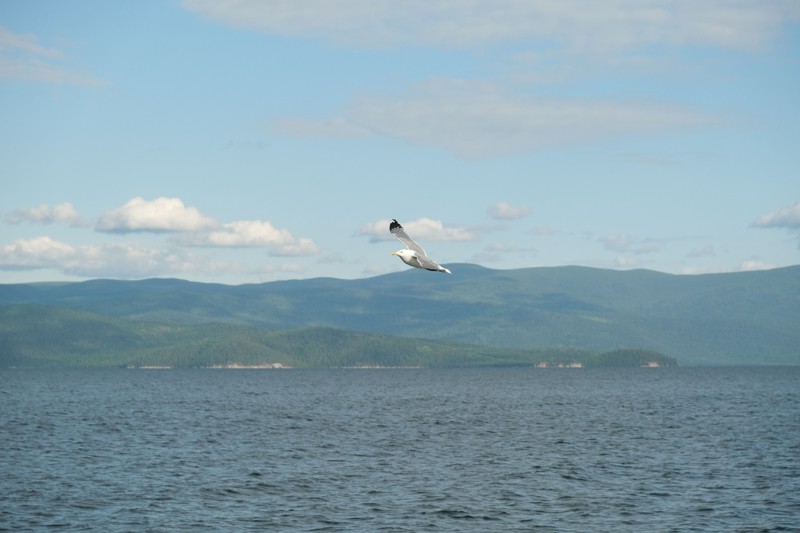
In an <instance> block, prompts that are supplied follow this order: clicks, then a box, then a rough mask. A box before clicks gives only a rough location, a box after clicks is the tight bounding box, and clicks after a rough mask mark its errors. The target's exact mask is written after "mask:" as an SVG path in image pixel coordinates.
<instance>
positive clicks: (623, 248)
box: [598, 233, 661, 266]
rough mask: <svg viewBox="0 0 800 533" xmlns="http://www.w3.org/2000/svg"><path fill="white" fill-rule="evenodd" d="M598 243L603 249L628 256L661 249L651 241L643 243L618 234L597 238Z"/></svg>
mask: <svg viewBox="0 0 800 533" xmlns="http://www.w3.org/2000/svg"><path fill="white" fill-rule="evenodd" d="M598 241H600V243H601V244H602V245H603V247H604V248H606V249H607V250H611V251H612V252H619V253H630V254H635V255H640V254H650V253H655V252H658V251H659V250H660V249H661V247H660V246H659V245H657V244H655V243H654V242H652V241H647V242H643V241H639V240H637V239H635V238H633V237H631V236H630V235H625V234H620V233H613V234H609V235H604V236H602V237H599V238H598ZM620 259H624V258H620ZM621 266H625V265H621Z"/></svg>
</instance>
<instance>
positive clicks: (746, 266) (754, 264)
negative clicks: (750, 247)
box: [738, 259, 778, 272]
mask: <svg viewBox="0 0 800 533" xmlns="http://www.w3.org/2000/svg"><path fill="white" fill-rule="evenodd" d="M777 267H778V265H775V264H772V263H764V262H763V261H759V260H758V259H750V260H747V261H742V262H741V263H740V264H739V268H738V270H740V271H744V272H749V271H753V270H771V269H773V268H777Z"/></svg>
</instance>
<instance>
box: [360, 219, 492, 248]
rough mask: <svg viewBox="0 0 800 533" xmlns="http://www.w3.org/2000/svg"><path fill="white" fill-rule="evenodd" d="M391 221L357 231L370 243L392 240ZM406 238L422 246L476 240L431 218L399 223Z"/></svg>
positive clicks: (462, 231) (385, 220)
mask: <svg viewBox="0 0 800 533" xmlns="http://www.w3.org/2000/svg"><path fill="white" fill-rule="evenodd" d="M390 222H391V219H388V218H387V219H381V220H378V221H377V222H371V223H369V224H365V225H364V226H363V227H362V228H361V230H360V231H359V234H360V235H366V236H368V237H369V240H370V242H383V241H388V240H393V239H394V236H393V235H392V234H391V233H389V223H390ZM401 224H402V225H403V228H404V229H405V230H406V233H408V236H409V237H411V238H412V239H414V240H415V241H417V242H418V243H420V244H422V245H423V247H424V242H425V241H474V240H476V239H477V237H476V236H475V234H474V233H472V232H471V231H469V230H467V229H465V228H451V227H446V226H445V225H444V223H442V222H441V221H439V220H433V219H431V218H424V217H423V218H418V219H416V220H410V221H408V222H401Z"/></svg>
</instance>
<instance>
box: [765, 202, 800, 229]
mask: <svg viewBox="0 0 800 533" xmlns="http://www.w3.org/2000/svg"><path fill="white" fill-rule="evenodd" d="M753 225H754V226H756V227H759V228H788V229H800V202H795V203H793V204H791V205H788V206H786V207H782V208H780V209H777V210H775V211H772V212H771V213H767V214H765V215H762V216H761V217H759V218H758V220H756V221H755V222H754V223H753Z"/></svg>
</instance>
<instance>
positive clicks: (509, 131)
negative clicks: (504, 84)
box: [273, 79, 716, 157]
mask: <svg viewBox="0 0 800 533" xmlns="http://www.w3.org/2000/svg"><path fill="white" fill-rule="evenodd" d="M349 109H350V110H349V112H348V114H347V116H345V117H338V118H335V119H330V118H326V119H322V120H309V119H291V123H292V127H286V120H283V121H277V122H275V123H274V124H273V131H275V132H276V133H289V134H293V135H296V134H298V133H302V134H303V135H310V134H312V133H313V134H320V135H332V136H347V135H349V132H351V131H358V132H359V134H360V135H363V134H365V133H366V132H372V135H377V136H387V137H394V138H398V139H402V140H404V141H407V142H410V143H412V144H416V145H423V146H435V147H438V148H441V149H444V150H447V151H449V152H452V153H454V154H456V155H459V156H466V157H487V156H495V155H504V154H517V153H524V152H529V151H533V150H540V149H547V148H558V147H563V146H569V145H574V144H581V143H587V142H595V141H598V140H604V139H608V138H615V137H618V136H625V135H638V134H652V133H665V132H671V131H682V130H686V129H695V128H698V127H704V126H709V125H712V124H714V123H715V122H716V119H715V118H714V117H711V116H709V115H707V114H704V113H701V112H699V111H696V110H693V109H690V108H687V107H684V106H678V105H671V104H664V103H652V102H621V101H582V100H553V99H543V98H530V97H525V96H522V95H517V94H510V93H508V92H506V91H503V90H501V89H500V88H499V87H497V86H495V85H493V84H491V83H475V82H464V81H459V80H443V79H436V80H429V81H428V82H426V83H423V84H420V85H419V86H417V87H415V88H413V89H412V90H411V91H409V92H408V93H407V94H405V95H404V96H401V97H393V98H388V97H380V96H366V97H362V98H361V99H359V100H357V101H355V102H353V103H352V105H351V106H350V108H349ZM303 123H304V124H303ZM323 123H324V124H325V125H323ZM334 123H335V124H336V125H337V126H336V127H335V128H333V127H330V125H331V124H334Z"/></svg>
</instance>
